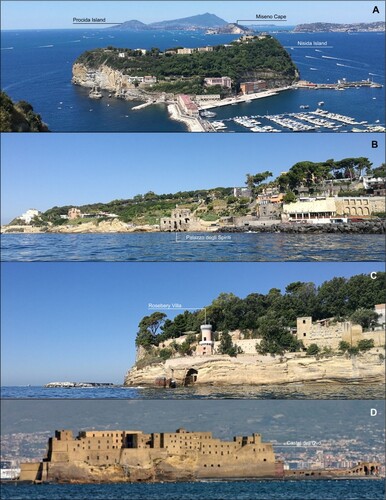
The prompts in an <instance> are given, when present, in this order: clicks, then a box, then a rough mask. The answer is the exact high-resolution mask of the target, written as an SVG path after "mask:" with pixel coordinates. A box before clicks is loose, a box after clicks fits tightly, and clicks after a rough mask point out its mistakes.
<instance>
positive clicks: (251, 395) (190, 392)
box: [1, 384, 385, 399]
mask: <svg viewBox="0 0 386 500" xmlns="http://www.w3.org/2000/svg"><path fill="white" fill-rule="evenodd" d="M384 395H385V392H384V386H383V385H382V384H363V385H359V384H358V385H356V384H288V385H270V386H260V387H257V386H252V385H249V386H246V385H243V386H242V387H227V388H225V387H198V386H196V387H180V388H176V389H163V388H141V387H122V386H117V387H110V388H89V389H81V388H71V389H62V388H55V389H54V388H53V389H48V388H45V387H42V386H24V387H23V386H3V387H1V397H2V398H11V399H20V398H22V399H49V398H53V399H384Z"/></svg>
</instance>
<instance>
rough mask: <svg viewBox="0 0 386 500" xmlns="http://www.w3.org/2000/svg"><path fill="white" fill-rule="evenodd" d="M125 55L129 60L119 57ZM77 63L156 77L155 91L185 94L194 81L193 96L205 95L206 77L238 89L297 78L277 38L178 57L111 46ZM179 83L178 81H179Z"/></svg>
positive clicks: (91, 67) (84, 54) (95, 67)
mask: <svg viewBox="0 0 386 500" xmlns="http://www.w3.org/2000/svg"><path fill="white" fill-rule="evenodd" d="M122 52H124V53H125V54H126V57H119V53H122ZM75 63H81V64H84V65H85V66H87V67H88V68H90V69H97V68H99V67H100V66H102V65H106V66H108V67H110V68H113V69H115V70H119V71H121V72H122V73H123V74H125V75H129V76H146V75H152V76H156V77H157V80H158V83H157V84H156V85H153V87H152V90H153V91H157V90H164V91H178V92H181V91H185V90H184V88H183V89H180V87H181V83H184V84H185V87H187V85H186V84H187V82H190V84H191V88H190V89H187V90H190V92H191V93H202V92H203V91H204V90H205V89H204V85H203V79H204V78H205V77H220V76H228V77H230V78H231V79H232V81H233V84H234V86H235V88H236V90H237V86H238V85H239V83H240V82H242V81H247V80H249V79H251V78H254V79H258V78H264V79H265V80H267V81H268V84H269V86H275V82H276V81H277V80H280V81H281V82H282V81H283V80H285V81H287V82H288V83H292V82H293V81H295V80H296V79H297V69H296V66H295V65H294V63H293V62H292V60H291V57H290V55H289V54H288V53H287V52H286V51H285V50H284V48H283V47H282V45H281V44H280V43H279V42H278V41H277V40H276V39H274V38H272V37H270V36H266V37H265V38H262V39H259V38H257V37H256V38H255V39H253V40H248V41H247V42H232V43H231V44H229V45H218V46H215V47H214V48H213V51H212V52H194V53H192V54H174V53H167V51H165V52H161V51H160V50H159V49H158V48H152V49H151V50H150V51H147V52H146V54H142V52H141V51H139V50H131V49H125V48H114V47H107V49H94V50H91V51H87V52H84V53H83V54H81V56H79V58H78V59H77V60H76V61H75ZM176 80H177V81H176Z"/></svg>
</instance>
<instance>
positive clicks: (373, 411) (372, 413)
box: [370, 408, 378, 417]
mask: <svg viewBox="0 0 386 500" xmlns="http://www.w3.org/2000/svg"><path fill="white" fill-rule="evenodd" d="M377 413H378V411H377V410H376V409H375V408H371V410H370V415H371V416H372V417H375V416H376V415H377Z"/></svg>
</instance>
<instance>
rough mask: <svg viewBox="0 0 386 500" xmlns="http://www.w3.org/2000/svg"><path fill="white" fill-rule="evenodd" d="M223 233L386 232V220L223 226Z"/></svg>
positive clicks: (220, 230) (221, 230)
mask: <svg viewBox="0 0 386 500" xmlns="http://www.w3.org/2000/svg"><path fill="white" fill-rule="evenodd" d="M218 232H221V233H247V232H254V233H287V234H307V233H310V234H312V233H335V234H344V233H346V234H385V233H386V221H384V220H382V221H381V220H380V221H365V222H355V223H343V224H288V223H287V224H282V223H278V224H270V225H267V226H263V225H261V226H243V227H236V226H232V227H223V228H221V229H219V230H218Z"/></svg>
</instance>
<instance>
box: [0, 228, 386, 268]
mask: <svg viewBox="0 0 386 500" xmlns="http://www.w3.org/2000/svg"><path fill="white" fill-rule="evenodd" d="M186 234H188V233H177V234H173V233H141V234H133V233H131V234H3V235H2V236H1V254H2V257H1V258H2V260H3V261H109V262H118V261H125V262H126V261H130V262H144V261H148V262H151V261H157V262H161V261H162V262H165V261H166V262H170V261H172V262H175V261H178V262H182V261H184V262H187V261H194V262H199V261H203V262H265V261H275V262H276V261H316V262H322V261H325V262H327V261H328V262H351V261H367V262H370V261H375V262H379V261H383V260H385V246H384V235H382V234H308V235H307V234H285V233H241V234H238V233H236V234H230V235H227V236H229V237H230V240H228V241H226V242H224V241H205V242H200V241H190V242H187V241H184V239H183V238H184V235H186ZM189 234H190V235H199V234H200V233H189ZM203 234H204V235H205V234H207V233H203Z"/></svg>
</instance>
